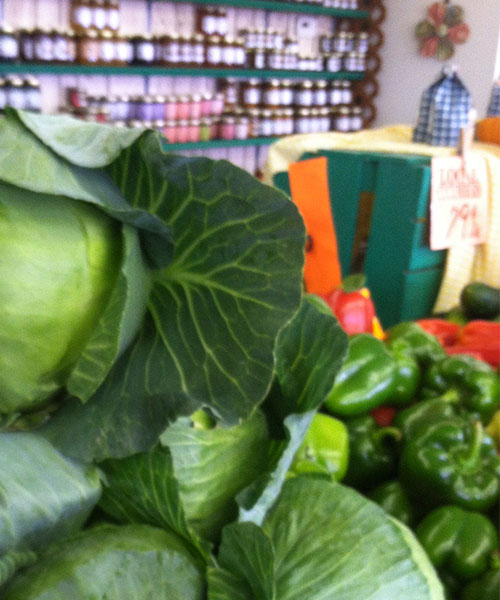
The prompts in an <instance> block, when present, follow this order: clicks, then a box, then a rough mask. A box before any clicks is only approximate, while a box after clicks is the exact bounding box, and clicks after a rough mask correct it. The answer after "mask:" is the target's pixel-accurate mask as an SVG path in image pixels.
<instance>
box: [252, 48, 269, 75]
mask: <svg viewBox="0 0 500 600" xmlns="http://www.w3.org/2000/svg"><path fill="white" fill-rule="evenodd" d="M249 62H250V68H251V69H255V70H261V69H265V68H266V52H265V50H264V49H263V48H255V49H254V50H252V51H251V53H250V56H249Z"/></svg>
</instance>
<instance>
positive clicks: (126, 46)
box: [114, 34, 134, 66]
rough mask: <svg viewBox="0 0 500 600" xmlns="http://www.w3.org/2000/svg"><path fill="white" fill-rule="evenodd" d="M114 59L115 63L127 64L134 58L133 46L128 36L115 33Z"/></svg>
mask: <svg viewBox="0 0 500 600" xmlns="http://www.w3.org/2000/svg"><path fill="white" fill-rule="evenodd" d="M114 39H115V60H116V64H117V65H123V66H125V65H129V64H130V63H131V62H132V61H133V60H134V47H133V45H132V41H131V39H130V38H129V37H127V36H125V35H121V34H118V35H115V36H114Z"/></svg>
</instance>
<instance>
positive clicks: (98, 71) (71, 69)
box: [0, 62, 364, 81]
mask: <svg viewBox="0 0 500 600" xmlns="http://www.w3.org/2000/svg"><path fill="white" fill-rule="evenodd" d="M0 73H2V74H10V73H19V74H28V73H29V74H34V75H36V74H39V75H42V74H51V75H122V76H127V75H141V76H144V77H148V76H155V75H158V76H170V77H176V76H179V77H181V76H192V77H241V78H248V77H261V78H274V79H329V80H334V79H346V80H347V79H348V80H351V81H355V80H360V79H363V76H364V73H363V72H360V71H336V72H322V71H306V70H304V71H302V70H277V69H276V70H275V69H246V68H245V69H234V68H233V69H232V68H227V69H226V68H207V67H160V66H154V65H153V66H139V65H127V66H113V65H80V64H76V63H69V64H57V63H8V62H5V63H0Z"/></svg>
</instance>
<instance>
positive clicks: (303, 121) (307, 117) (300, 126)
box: [295, 108, 311, 133]
mask: <svg viewBox="0 0 500 600" xmlns="http://www.w3.org/2000/svg"><path fill="white" fill-rule="evenodd" d="M295 129H296V132H297V133H310V132H311V110H310V109H309V108H301V109H299V111H298V113H297V119H296V122H295Z"/></svg>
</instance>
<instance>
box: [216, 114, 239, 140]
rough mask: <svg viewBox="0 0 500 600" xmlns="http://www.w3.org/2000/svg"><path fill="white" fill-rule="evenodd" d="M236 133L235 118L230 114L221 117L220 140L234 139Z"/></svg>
mask: <svg viewBox="0 0 500 600" xmlns="http://www.w3.org/2000/svg"><path fill="white" fill-rule="evenodd" d="M235 135H236V120H235V118H234V117H232V116H229V115H228V116H225V117H222V120H221V123H220V138H221V139H222V140H234V138H235Z"/></svg>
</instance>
